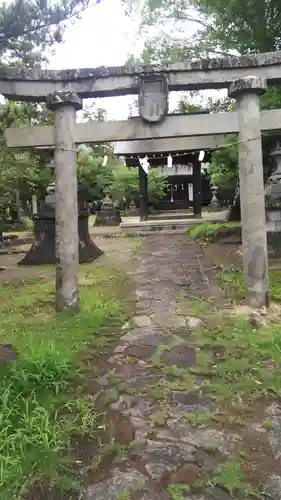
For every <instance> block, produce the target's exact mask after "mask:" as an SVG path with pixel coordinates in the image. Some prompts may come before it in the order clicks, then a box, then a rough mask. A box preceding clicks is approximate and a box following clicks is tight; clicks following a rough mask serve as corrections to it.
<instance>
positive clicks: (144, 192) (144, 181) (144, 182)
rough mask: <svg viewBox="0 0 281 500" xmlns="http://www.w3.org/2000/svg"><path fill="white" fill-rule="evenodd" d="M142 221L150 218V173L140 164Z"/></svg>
mask: <svg viewBox="0 0 281 500" xmlns="http://www.w3.org/2000/svg"><path fill="white" fill-rule="evenodd" d="M139 182H140V221H144V220H147V219H148V175H147V173H146V172H145V171H144V170H143V168H142V166H141V165H139Z"/></svg>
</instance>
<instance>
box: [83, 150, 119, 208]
mask: <svg viewBox="0 0 281 500" xmlns="http://www.w3.org/2000/svg"><path fill="white" fill-rule="evenodd" d="M102 162H103V158H102V157H100V156H98V157H95V156H91V154H83V153H80V154H79V155H78V171H77V172H78V184H79V191H80V193H81V196H82V197H83V199H84V200H86V201H92V202H93V201H100V200H101V199H102V198H103V196H104V192H103V190H104V188H105V187H106V186H108V185H110V184H112V182H113V174H112V169H111V168H110V165H107V166H106V167H103V166H102Z"/></svg>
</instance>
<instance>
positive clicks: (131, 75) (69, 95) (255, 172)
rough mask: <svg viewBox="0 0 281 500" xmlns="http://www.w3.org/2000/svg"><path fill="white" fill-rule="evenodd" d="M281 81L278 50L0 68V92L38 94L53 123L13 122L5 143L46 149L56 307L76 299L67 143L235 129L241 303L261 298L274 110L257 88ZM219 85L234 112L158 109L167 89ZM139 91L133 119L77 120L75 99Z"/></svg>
mask: <svg viewBox="0 0 281 500" xmlns="http://www.w3.org/2000/svg"><path fill="white" fill-rule="evenodd" d="M267 82H268V83H269V84H276V83H280V82H281V52H276V53H269V54H259V55H255V56H247V57H241V58H239V57H229V58H226V59H213V60H201V61H197V62H182V63H172V64H167V65H163V66H155V67H154V66H138V67H136V66H124V67H113V68H109V67H101V68H96V69H81V70H79V69H75V70H63V71H47V70H46V71H45V70H44V71H41V70H24V69H22V68H20V69H18V68H1V74H0V94H2V95H4V96H5V97H7V98H9V99H13V100H17V101H19V100H23V101H32V102H43V101H45V102H46V104H47V106H48V108H49V109H51V110H52V111H53V112H54V122H55V123H54V127H52V126H44V127H31V128H29V127H28V128H20V129H17V128H12V129H8V130H7V132H6V140H7V145H8V147H17V148H25V147H27V148H28V147H38V146H45V147H46V146H54V148H55V154H54V160H55V176H56V241H57V266H56V292H57V294H56V298H57V301H56V305H57V309H58V310H63V309H68V308H75V307H77V306H78V285H77V270H78V269H77V268H78V226H77V173H76V145H77V144H81V143H87V142H92V143H102V142H117V141H128V140H129V141H130V140H143V139H154V138H159V139H160V138H163V139H164V138H176V137H189V138H192V137H193V138H194V137H197V136H205V135H206V136H210V135H213V134H223V135H225V134H230V133H238V134H239V148H238V149H239V167H240V168H239V172H240V173H239V175H240V188H241V212H242V213H241V216H242V238H243V264H244V275H245V281H246V295H247V301H248V303H249V304H250V305H253V306H255V307H261V306H267V304H268V271H267V269H268V263H267V244H266V243H267V242H266V227H265V205H264V187H263V165H262V149H261V131H270V130H279V129H280V128H281V111H280V110H271V111H264V112H261V113H260V106H259V94H260V93H261V92H263V91H264V90H265V89H266V87H267ZM208 88H214V89H217V88H228V90H229V95H230V96H231V97H234V98H236V101H237V112H234V113H219V114H210V115H205V114H204V115H194V116H188V115H186V116H178V117H177V116H170V117H169V116H167V112H168V92H169V91H173V90H179V91H182V90H195V89H198V90H201V89H208ZM127 94H139V104H140V106H139V109H140V117H137V118H131V119H129V120H125V121H112V122H105V123H80V124H77V123H76V111H77V110H79V109H81V107H82V98H87V97H90V98H96V97H106V96H119V95H127Z"/></svg>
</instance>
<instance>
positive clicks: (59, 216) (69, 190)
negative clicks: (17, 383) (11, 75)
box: [46, 91, 82, 311]
mask: <svg viewBox="0 0 281 500" xmlns="http://www.w3.org/2000/svg"><path fill="white" fill-rule="evenodd" d="M46 104H47V107H48V108H49V109H50V110H52V111H53V112H54V122H55V123H54V143H55V151H54V161H55V183H56V309H57V311H63V310H65V309H76V308H77V307H78V304H79V297H78V264H79V239H78V199H77V163H76V156H77V152H76V146H75V138H74V129H75V125H76V111H78V110H79V109H82V100H81V99H80V97H79V96H78V95H77V94H76V93H75V92H72V91H58V92H53V93H52V94H49V95H48V96H47V99H46Z"/></svg>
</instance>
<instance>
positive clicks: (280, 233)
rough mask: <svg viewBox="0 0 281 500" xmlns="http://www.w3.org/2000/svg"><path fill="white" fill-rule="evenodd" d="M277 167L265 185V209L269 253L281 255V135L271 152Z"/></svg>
mask: <svg viewBox="0 0 281 500" xmlns="http://www.w3.org/2000/svg"><path fill="white" fill-rule="evenodd" d="M271 157H273V158H274V160H275V164H276V169H275V170H274V172H273V173H272V174H271V175H270V176H269V177H268V179H267V181H266V185H265V209H266V230H267V244H268V255H269V256H270V257H271V258H280V257H281V137H279V138H278V139H277V141H276V147H275V149H274V150H273V151H272V152H271Z"/></svg>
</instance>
